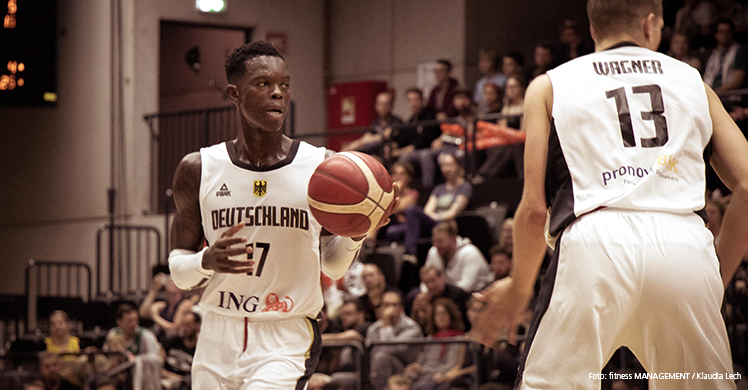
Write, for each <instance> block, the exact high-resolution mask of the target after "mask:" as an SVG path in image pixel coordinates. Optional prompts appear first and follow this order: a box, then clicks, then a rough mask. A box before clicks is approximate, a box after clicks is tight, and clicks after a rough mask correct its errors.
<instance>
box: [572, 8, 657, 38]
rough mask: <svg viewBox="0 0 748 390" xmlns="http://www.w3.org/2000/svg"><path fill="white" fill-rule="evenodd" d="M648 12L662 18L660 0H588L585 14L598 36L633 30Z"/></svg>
mask: <svg viewBox="0 0 748 390" xmlns="http://www.w3.org/2000/svg"><path fill="white" fill-rule="evenodd" d="M649 14H655V16H657V17H658V18H662V0H588V1H587V16H588V17H589V19H590V25H592V28H593V29H595V34H596V35H597V36H598V37H603V36H609V35H615V34H619V33H622V32H629V33H632V32H635V31H636V27H637V24H638V23H639V21H640V20H642V19H643V18H645V17H646V16H647V15H649Z"/></svg>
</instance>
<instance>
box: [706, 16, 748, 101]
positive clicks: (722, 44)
mask: <svg viewBox="0 0 748 390" xmlns="http://www.w3.org/2000/svg"><path fill="white" fill-rule="evenodd" d="M734 33H735V26H734V25H733V24H732V22H731V21H729V20H724V21H720V22H719V23H718V24H717V31H716V32H715V33H714V37H715V38H716V40H717V47H716V48H714V51H712V55H711V56H709V59H708V60H707V62H706V68H705V69H704V82H705V83H706V84H707V85H709V86H710V87H712V89H714V92H717V93H720V92H725V91H730V90H734V89H739V88H741V87H742V86H743V81H744V80H745V72H746V69H748V62H746V54H745V49H744V48H743V47H742V46H741V45H740V44H739V43H737V42H735V41H734V40H733V34H734Z"/></svg>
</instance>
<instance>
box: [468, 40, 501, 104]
mask: <svg viewBox="0 0 748 390" xmlns="http://www.w3.org/2000/svg"><path fill="white" fill-rule="evenodd" d="M478 70H480V73H481V75H483V77H481V78H480V79H479V80H478V81H477V82H476V83H475V91H474V92H473V102H475V105H476V106H477V107H478V115H483V114H487V113H489V112H490V107H489V106H488V104H487V102H486V101H485V100H484V88H485V86H486V84H493V85H495V86H496V87H498V88H504V84H505V83H506V76H504V75H503V74H501V73H499V72H498V56H497V54H496V51H495V50H491V49H483V50H481V51H479V52H478Z"/></svg>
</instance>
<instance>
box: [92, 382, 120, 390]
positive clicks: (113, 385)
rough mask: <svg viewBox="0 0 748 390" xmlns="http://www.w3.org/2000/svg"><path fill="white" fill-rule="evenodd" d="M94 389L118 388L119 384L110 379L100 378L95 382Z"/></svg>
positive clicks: (111, 389)
mask: <svg viewBox="0 0 748 390" xmlns="http://www.w3.org/2000/svg"><path fill="white" fill-rule="evenodd" d="M94 389H95V390H120V389H121V386H120V387H118V386H117V384H116V383H115V382H114V381H112V380H102V381H99V382H96V387H95V388H94Z"/></svg>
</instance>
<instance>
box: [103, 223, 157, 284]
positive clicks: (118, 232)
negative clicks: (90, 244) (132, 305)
mask: <svg viewBox="0 0 748 390" xmlns="http://www.w3.org/2000/svg"><path fill="white" fill-rule="evenodd" d="M104 233H107V236H108V240H104V239H103V236H104ZM105 244H106V245H107V247H106V251H104V249H105V248H104V245H105ZM161 245H162V244H161V233H160V232H159V231H158V229H156V228H155V227H153V226H135V225H113V226H112V225H101V226H99V229H98V231H97V233H96V295H97V296H105V297H107V298H111V297H112V296H115V295H118V296H123V295H126V294H133V293H134V294H136V295H143V294H144V293H145V292H147V291H148V289H149V288H150V286H151V268H152V267H153V266H154V265H157V264H162V262H163V261H164V258H163V254H162V252H161ZM105 259H107V260H108V261H106V260H105Z"/></svg>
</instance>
